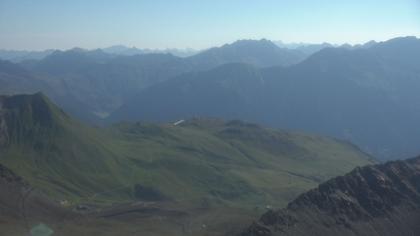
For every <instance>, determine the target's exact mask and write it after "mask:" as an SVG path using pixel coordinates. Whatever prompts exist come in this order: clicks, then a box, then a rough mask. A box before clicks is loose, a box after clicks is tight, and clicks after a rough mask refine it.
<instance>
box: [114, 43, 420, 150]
mask: <svg viewBox="0 0 420 236" xmlns="http://www.w3.org/2000/svg"><path fill="white" fill-rule="evenodd" d="M419 61H420V40H419V39H416V38H414V37H407V38H397V39H393V40H390V41H387V42H383V43H377V44H375V45H373V46H371V47H364V48H357V49H351V50H349V49H346V48H325V49H323V50H321V51H320V52H318V53H315V54H313V55H312V56H310V57H309V58H308V59H306V60H305V61H303V62H301V63H299V64H296V65H293V66H290V67H286V68H285V67H271V68H265V69H260V68H257V67H255V66H252V65H249V64H248V65H246V64H225V65H222V66H220V67H218V68H215V69H212V70H209V71H203V72H195V73H189V74H185V75H181V76H178V77H177V78H175V79H172V80H169V81H167V82H164V83H160V84H157V85H156V86H152V87H149V88H147V89H145V90H142V91H141V92H140V93H139V94H138V95H136V96H134V97H133V98H131V101H128V102H127V103H125V104H124V105H123V106H122V107H121V108H120V109H119V110H117V111H115V112H114V113H113V114H111V116H110V117H108V121H110V122H115V121H119V120H149V121H150V120H159V121H167V120H175V119H183V118H185V117H191V116H214V117H224V118H229V119H235V118H241V119H246V120H249V121H254V122H259V123H263V124H267V125H270V126H274V127H287V128H289V129H297V130H305V131H311V132H315V133H321V134H325V135H331V136H334V137H339V138H343V139H348V140H351V141H352V142H354V143H356V144H357V145H359V146H360V147H362V148H363V149H364V150H366V151H368V152H370V153H372V154H374V155H376V156H378V157H381V158H389V157H397V156H410V155H415V153H417V152H420V148H419V147H418V143H417V141H416V140H419V139H420V130H418V129H415V128H414V129H413V127H416V126H417V124H418V120H419V119H420V109H419V107H420V104H419V102H417V101H420V97H419V96H418V93H417V91H418V90H419V89H420V70H419V68H420V66H419Z"/></svg>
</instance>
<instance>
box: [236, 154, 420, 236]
mask: <svg viewBox="0 0 420 236" xmlns="http://www.w3.org/2000/svg"><path fill="white" fill-rule="evenodd" d="M419 209H420V157H417V158H413V159H409V160H405V161H393V162H388V163H385V164H380V165H374V166H366V167H358V168H356V169H355V170H353V171H352V172H350V173H348V174H346V175H345V176H341V177H337V178H334V179H331V180H329V181H326V182H325V183H323V184H320V185H319V187H318V188H316V189H313V190H310V191H308V192H306V193H304V194H302V195H300V196H299V197H297V198H296V199H295V200H294V201H292V202H291V203H289V204H288V206H287V208H285V209H282V210H278V211H269V212H267V213H266V214H264V215H263V216H262V217H261V218H260V220H259V221H258V222H256V223H254V224H253V225H252V226H250V228H248V229H247V230H246V232H244V233H243V234H242V235H243V236H252V235H259V236H269V235H273V236H274V235H295V236H298V235H308V234H311V235H314V236H315V235H372V236H373V235H415V234H417V233H418V232H420V227H419V226H418V224H417V223H416V222H418V218H419V217H420V210H419Z"/></svg>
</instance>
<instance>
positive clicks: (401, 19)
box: [0, 0, 420, 50]
mask: <svg viewBox="0 0 420 236" xmlns="http://www.w3.org/2000/svg"><path fill="white" fill-rule="evenodd" d="M407 35H412V36H417V37H420V0H351V1H349V0H346V1H344V0H334V1H332V0H328V1H327V0H317V1H315V0H290V1H289V0H288V1H286V0H0V48H2V49H19V50H22V49H27V50H43V49H47V48H54V49H69V48H73V47H82V48H88V49H93V48H101V47H108V46H111V45H119V44H122V45H126V46H135V47H138V48H160V49H163V48H194V49H204V48H208V47H211V46H219V45H223V44H225V43H230V42H233V41H236V40H238V39H261V38H266V39H270V40H281V41H283V42H306V43H320V42H330V43H335V44H342V43H350V44H356V43H363V42H367V41H369V40H377V41H383V40H387V39H390V38H393V37H398V36H407Z"/></svg>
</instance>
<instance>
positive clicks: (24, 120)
mask: <svg viewBox="0 0 420 236" xmlns="http://www.w3.org/2000/svg"><path fill="white" fill-rule="evenodd" d="M64 118H67V116H66V115H65V114H64V112H62V111H61V110H60V109H59V108H57V107H56V106H55V105H54V104H52V103H51V102H50V101H49V99H48V98H47V97H46V96H45V95H44V94H42V93H35V94H32V95H15V96H0V145H2V146H4V145H8V144H11V143H21V142H25V140H27V139H31V140H37V139H38V141H41V140H42V139H44V138H46V137H48V136H49V134H51V132H56V131H57V130H58V129H60V127H61V126H62V123H61V122H62V121H63V119H64Z"/></svg>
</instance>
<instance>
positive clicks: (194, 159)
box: [0, 94, 371, 207]
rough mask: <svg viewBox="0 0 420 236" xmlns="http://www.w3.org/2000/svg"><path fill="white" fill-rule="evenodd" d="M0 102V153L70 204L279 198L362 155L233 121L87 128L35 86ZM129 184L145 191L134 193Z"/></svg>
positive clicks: (273, 201) (250, 203)
mask: <svg viewBox="0 0 420 236" xmlns="http://www.w3.org/2000/svg"><path fill="white" fill-rule="evenodd" d="M0 101H1V103H2V104H3V110H2V113H0V121H1V119H3V120H5V121H6V124H7V125H8V127H7V132H8V133H7V135H8V142H7V144H6V145H4V147H2V148H0V154H1V155H0V162H1V163H2V164H4V165H6V166H8V167H9V168H11V169H13V170H14V171H15V172H16V173H18V174H19V175H21V176H23V177H24V178H25V179H26V180H27V181H28V182H30V183H31V184H32V185H33V186H34V187H37V188H39V189H41V190H43V191H45V192H46V193H48V194H49V195H50V196H53V197H55V198H56V199H67V200H69V201H70V202H71V203H79V202H95V203H100V204H110V203H116V202H120V203H121V202H128V201H133V200H142V198H146V197H150V196H151V195H153V196H155V195H159V196H162V198H163V199H166V200H174V201H178V202H188V203H190V204H194V205H201V206H208V205H212V204H228V205H231V206H238V207H244V206H246V207H257V206H258V207H260V206H261V207H263V206H266V205H275V206H282V205H284V204H285V203H286V202H287V201H289V200H290V199H292V198H293V197H295V196H296V195H297V194H299V193H301V192H303V191H305V190H307V189H308V188H311V187H314V186H316V185H317V184H318V183H319V182H320V181H323V180H326V179H328V178H330V177H332V176H336V175H339V174H343V173H345V172H347V171H349V170H351V169H352V168H354V167H355V166H358V165H366V164H369V163H371V161H370V160H369V157H368V156H366V155H365V154H364V153H362V152H361V151H359V150H358V149H357V148H355V147H354V146H352V145H350V144H347V143H344V142H341V141H337V140H334V139H330V138H325V137H319V136H313V135H307V134H300V133H292V132H285V131H275V130H269V129H265V128H262V127H259V126H256V125H252V124H247V123H244V122H240V121H232V122H227V123H225V122H222V121H219V120H212V119H193V120H190V121H187V122H184V123H182V124H181V125H178V126H174V125H172V124H162V125H155V124H141V123H122V124H118V125H115V126H112V127H108V128H93V127H87V126H85V125H83V124H81V123H79V122H77V121H75V120H73V119H72V118H70V117H68V116H67V115H66V114H64V113H63V112H62V111H61V110H60V109H58V108H57V107H55V106H54V105H53V104H51V103H50V102H49V101H48V99H46V98H45V97H44V96H43V95H41V94H37V95H32V96H15V97H2V99H1V100H0ZM22 107H24V108H22ZM39 109H42V112H38V111H39ZM34 114H38V115H39V114H42V116H39V117H38V118H37V115H34ZM44 117H49V119H44ZM0 123H1V122H0ZM0 134H1V132H0ZM17 134H18V135H17ZM136 185H139V186H142V187H144V188H142V189H147V191H146V192H140V193H138V192H136V191H135V186H136Z"/></svg>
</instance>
